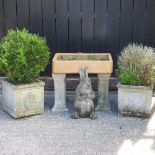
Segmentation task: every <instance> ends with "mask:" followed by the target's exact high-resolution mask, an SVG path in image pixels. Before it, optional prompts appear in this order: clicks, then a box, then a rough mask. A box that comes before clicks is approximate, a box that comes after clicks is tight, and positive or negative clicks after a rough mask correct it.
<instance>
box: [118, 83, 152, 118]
mask: <svg viewBox="0 0 155 155" xmlns="http://www.w3.org/2000/svg"><path fill="white" fill-rule="evenodd" d="M152 99H153V92H152V88H151V87H145V86H129V85H120V84H119V85H118V111H119V114H121V115H126V116H138V117H149V116H150V115H151V114H152V111H153V109H154V107H155V104H154V102H153V100H152Z"/></svg>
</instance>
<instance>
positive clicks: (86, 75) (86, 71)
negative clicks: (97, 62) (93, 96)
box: [84, 67, 88, 78]
mask: <svg viewBox="0 0 155 155" xmlns="http://www.w3.org/2000/svg"><path fill="white" fill-rule="evenodd" d="M84 71H85V78H88V67H86V68H85V69H84Z"/></svg>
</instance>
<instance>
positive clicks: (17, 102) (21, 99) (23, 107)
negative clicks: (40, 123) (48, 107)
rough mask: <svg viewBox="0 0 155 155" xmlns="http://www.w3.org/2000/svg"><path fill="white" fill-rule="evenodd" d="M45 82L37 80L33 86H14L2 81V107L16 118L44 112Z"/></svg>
mask: <svg viewBox="0 0 155 155" xmlns="http://www.w3.org/2000/svg"><path fill="white" fill-rule="evenodd" d="M44 85H45V84H44V82H42V81H40V80H36V82H34V83H31V84H22V85H13V84H12V83H10V82H8V81H7V80H3V81H2V99H3V100H2V106H3V109H4V110H5V111H6V112H8V113H9V114H10V115H11V116H13V117H14V118H21V117H25V116H31V115H36V114H40V113H43V112H44Z"/></svg>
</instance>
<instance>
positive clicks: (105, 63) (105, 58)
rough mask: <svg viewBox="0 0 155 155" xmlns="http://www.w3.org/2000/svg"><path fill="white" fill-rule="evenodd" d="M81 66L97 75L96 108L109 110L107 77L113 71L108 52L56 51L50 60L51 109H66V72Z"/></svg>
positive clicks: (70, 72)
mask: <svg viewBox="0 0 155 155" xmlns="http://www.w3.org/2000/svg"><path fill="white" fill-rule="evenodd" d="M81 68H88V70H87V71H88V73H90V74H97V75H98V79H99V80H98V105H97V107H96V110H111V107H110V104H109V99H108V92H109V78H110V76H111V73H112V71H113V60H112V56H111V54H110V53H56V54H55V56H54V58H53V60H52V75H53V78H54V89H55V105H54V107H53V109H52V110H53V111H64V110H67V109H66V106H65V104H66V83H65V77H66V74H77V73H79V71H80V69H81Z"/></svg>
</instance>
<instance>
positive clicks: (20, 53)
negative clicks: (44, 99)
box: [0, 29, 49, 84]
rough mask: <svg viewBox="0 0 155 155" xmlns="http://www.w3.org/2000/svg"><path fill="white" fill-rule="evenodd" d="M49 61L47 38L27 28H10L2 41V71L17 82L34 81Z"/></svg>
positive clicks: (0, 54) (0, 48) (0, 60)
mask: <svg viewBox="0 0 155 155" xmlns="http://www.w3.org/2000/svg"><path fill="white" fill-rule="evenodd" d="M48 61H49V48H48V46H47V43H46V40H45V39H44V38H42V37H40V36H38V35H36V34H31V33H29V32H28V31H27V30H26V29H23V30H18V29H17V30H16V31H15V30H9V31H8V34H7V35H6V36H5V37H4V38H3V39H2V41H1V43H0V71H1V72H2V73H3V74H4V75H6V76H7V77H8V78H9V80H10V81H11V82H13V83H15V84H21V83H31V82H33V81H34V80H35V79H37V78H38V77H39V74H40V72H41V71H43V70H44V68H45V66H46V65H47V63H48Z"/></svg>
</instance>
